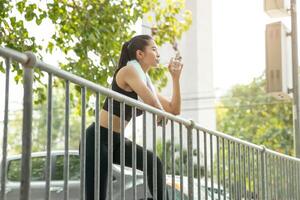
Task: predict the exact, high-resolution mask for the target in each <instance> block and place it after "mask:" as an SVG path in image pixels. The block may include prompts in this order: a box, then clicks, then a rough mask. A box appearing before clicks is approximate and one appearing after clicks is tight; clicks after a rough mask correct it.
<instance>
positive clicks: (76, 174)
mask: <svg viewBox="0 0 300 200" xmlns="http://www.w3.org/2000/svg"><path fill="white" fill-rule="evenodd" d="M63 179H64V156H63V155H59V156H56V161H55V173H54V176H53V180H63ZM79 179H80V158H79V156H78V155H70V159H69V180H79Z"/></svg>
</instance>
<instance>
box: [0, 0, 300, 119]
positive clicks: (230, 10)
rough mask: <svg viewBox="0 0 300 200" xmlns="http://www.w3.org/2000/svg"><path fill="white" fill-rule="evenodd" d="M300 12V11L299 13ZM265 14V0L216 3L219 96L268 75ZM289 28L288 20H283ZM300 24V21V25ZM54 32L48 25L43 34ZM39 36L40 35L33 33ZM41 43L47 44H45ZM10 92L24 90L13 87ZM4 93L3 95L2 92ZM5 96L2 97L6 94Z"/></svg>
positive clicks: (49, 58)
mask: <svg viewBox="0 0 300 200" xmlns="http://www.w3.org/2000/svg"><path fill="white" fill-rule="evenodd" d="M298 10H299V9H298ZM279 20H281V19H272V18H270V17H269V16H268V15H266V14H265V12H264V10H263V1H262V0H222V1H213V66H214V88H215V93H216V95H217V96H219V95H222V94H224V93H225V92H226V91H227V90H228V89H230V88H231V87H232V86H233V85H235V84H247V83H249V82H251V80H252V79H253V78H254V77H257V76H260V75H262V74H263V73H264V71H265V39H264V37H265V26H266V24H267V23H270V22H272V21H279ZM283 21H284V22H285V23H286V24H287V26H289V23H288V22H289V17H286V18H283ZM299 21H300V20H298V22H299ZM45 28H47V32H48V33H51V32H53V29H51V28H50V29H49V28H48V26H47V25H45V27H42V29H41V30H43V31H44V32H45ZM32 34H34V35H35V36H38V35H39V33H38V32H37V31H34V32H32ZM40 41H41V42H43V43H45V44H46V42H47V40H46V41H42V38H40ZM56 57H58V55H52V56H46V57H45V61H46V62H47V63H49V64H54V65H56V63H57V62H56V61H55V58H56ZM4 83H5V80H4V75H3V74H0V91H3V93H4V85H5V84H4ZM11 83H13V81H11ZM11 90H14V91H20V92H21V88H20V87H18V88H16V87H15V86H12V88H11ZM1 93H2V92H1ZM3 93H2V94H3ZM18 93H19V92H14V93H12V96H11V97H10V99H11V100H12V102H13V103H12V104H11V107H12V109H20V105H18V104H19V103H18V101H19V100H20V98H19V95H17V94H18ZM3 105H4V96H2V95H1V98H0V113H1V116H0V121H2V120H3V114H2V113H3V108H4V106H3Z"/></svg>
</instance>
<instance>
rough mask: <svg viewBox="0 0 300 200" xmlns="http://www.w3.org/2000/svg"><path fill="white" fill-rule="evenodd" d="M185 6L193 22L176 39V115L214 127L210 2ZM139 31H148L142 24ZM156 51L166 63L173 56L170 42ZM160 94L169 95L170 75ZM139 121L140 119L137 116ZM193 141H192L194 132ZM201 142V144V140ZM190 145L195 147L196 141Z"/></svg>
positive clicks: (149, 125)
mask: <svg viewBox="0 0 300 200" xmlns="http://www.w3.org/2000/svg"><path fill="white" fill-rule="evenodd" d="M186 8H187V9H188V10H190V11H191V12H192V15H193V23H192V26H191V28H190V30H189V31H188V32H186V33H184V35H183V37H182V39H181V40H180V41H179V50H180V52H181V55H182V57H183V63H184V69H183V72H182V76H181V94H182V113H181V115H180V116H181V117H183V118H186V119H193V120H194V121H195V122H197V123H199V124H200V125H201V126H203V127H205V128H208V129H213V130H215V129H216V115H215V108H214V99H215V98H214V87H213V49H212V47H213V41H212V36H213V35H212V31H213V30H212V2H211V1H206V0H190V1H188V0H187V1H186ZM143 25H145V26H151V25H150V24H147V22H146V20H144V21H143ZM142 32H143V33H146V34H150V30H149V28H145V27H144V28H143V30H142ZM159 51H160V55H161V62H162V63H167V62H168V61H169V60H170V58H171V57H172V56H173V57H174V56H175V53H174V51H173V49H172V47H171V45H164V46H162V47H161V48H160V49H159ZM162 94H164V95H166V96H169V97H171V95H172V80H171V79H170V78H169V82H168V85H167V87H166V88H164V89H163V91H162ZM149 118H151V116H150V115H149V116H148V119H149ZM139 121H140V122H141V119H140V120H139ZM141 127H142V126H140V127H138V132H142V128H141ZM176 130H178V127H177V128H175V140H177V141H178V138H179V135H178V131H176ZM150 132H151V133H152V132H153V131H152V121H151V123H150V121H149V123H147V133H150ZM161 132H162V130H161V128H158V129H157V137H158V138H160V136H161ZM170 132H171V129H170V123H168V127H167V133H168V134H169V133H170ZM184 132H185V131H184ZM128 133H129V132H128ZM129 134H130V133H129ZM184 135H185V133H184ZM152 136H153V135H152V134H147V147H148V148H150V149H151V147H152ZM129 137H130V136H129ZM141 139H142V137H139V136H138V137H137V142H138V143H140V144H142V140H141ZM167 139H170V134H169V135H168V136H167ZM194 141H196V135H195V137H194ZM176 143H177V142H176ZM183 143H184V144H185V145H186V139H184V142H183ZM201 143H203V140H202V141H201ZM193 146H194V147H195V146H196V143H194V144H193Z"/></svg>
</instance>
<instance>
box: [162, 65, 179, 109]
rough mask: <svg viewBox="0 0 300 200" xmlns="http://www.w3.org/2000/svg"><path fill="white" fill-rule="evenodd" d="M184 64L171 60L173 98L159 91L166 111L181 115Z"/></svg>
mask: <svg viewBox="0 0 300 200" xmlns="http://www.w3.org/2000/svg"><path fill="white" fill-rule="evenodd" d="M182 67H183V64H182V63H181V62H180V61H177V60H171V62H170V64H169V66H168V68H169V72H170V74H171V76H172V80H173V94H172V99H171V100H168V99H167V98H166V97H164V96H162V95H161V94H159V93H157V96H158V99H159V101H160V103H161V104H162V106H163V108H164V110H165V111H167V112H169V113H172V114H174V115H179V114H180V111H181V94H180V82H179V80H180V75H181V71H182Z"/></svg>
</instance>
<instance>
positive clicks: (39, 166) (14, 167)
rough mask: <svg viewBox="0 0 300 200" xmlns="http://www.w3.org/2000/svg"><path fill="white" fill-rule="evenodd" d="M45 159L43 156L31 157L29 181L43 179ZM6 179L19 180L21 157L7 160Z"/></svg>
mask: <svg viewBox="0 0 300 200" xmlns="http://www.w3.org/2000/svg"><path fill="white" fill-rule="evenodd" d="M45 161H46V160H45V157H33V158H32V159H31V181H43V180H45ZM7 179H8V180H9V181H20V179H21V159H16V160H11V161H9V164H8V172H7Z"/></svg>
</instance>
